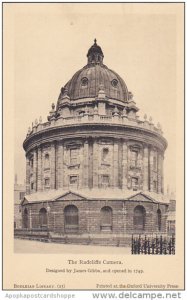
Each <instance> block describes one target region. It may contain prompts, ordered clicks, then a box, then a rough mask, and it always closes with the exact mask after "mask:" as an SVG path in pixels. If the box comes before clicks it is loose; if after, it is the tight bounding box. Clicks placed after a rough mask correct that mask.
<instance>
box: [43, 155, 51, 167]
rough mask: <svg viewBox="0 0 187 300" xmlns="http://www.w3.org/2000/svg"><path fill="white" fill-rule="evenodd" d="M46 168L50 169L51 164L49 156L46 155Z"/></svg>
mask: <svg viewBox="0 0 187 300" xmlns="http://www.w3.org/2000/svg"><path fill="white" fill-rule="evenodd" d="M44 168H45V169H49V168H50V163H49V154H48V153H47V154H45V161H44Z"/></svg>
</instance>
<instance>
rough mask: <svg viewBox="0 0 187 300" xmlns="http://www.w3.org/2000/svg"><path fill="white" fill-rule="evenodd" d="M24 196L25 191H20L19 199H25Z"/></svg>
mask: <svg viewBox="0 0 187 300" xmlns="http://www.w3.org/2000/svg"><path fill="white" fill-rule="evenodd" d="M24 196H25V192H20V193H19V199H20V200H23V199H24Z"/></svg>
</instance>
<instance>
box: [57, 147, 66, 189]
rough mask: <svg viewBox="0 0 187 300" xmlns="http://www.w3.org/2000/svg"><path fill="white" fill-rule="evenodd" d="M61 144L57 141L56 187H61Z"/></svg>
mask: <svg viewBox="0 0 187 300" xmlns="http://www.w3.org/2000/svg"><path fill="white" fill-rule="evenodd" d="M63 150H64V148H63V144H62V142H59V143H58V145H57V150H56V151H57V152H56V161H57V162H56V188H59V189H60V188H63Z"/></svg>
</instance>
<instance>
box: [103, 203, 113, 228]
mask: <svg viewBox="0 0 187 300" xmlns="http://www.w3.org/2000/svg"><path fill="white" fill-rule="evenodd" d="M101 230H103V231H109V230H110V231H111V230H112V208H111V207H109V206H104V207H102V208H101Z"/></svg>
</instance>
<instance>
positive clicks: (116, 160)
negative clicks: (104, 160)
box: [113, 141, 119, 187]
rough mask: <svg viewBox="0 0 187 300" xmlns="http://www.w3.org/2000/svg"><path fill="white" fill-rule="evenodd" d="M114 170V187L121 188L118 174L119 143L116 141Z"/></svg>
mask: <svg viewBox="0 0 187 300" xmlns="http://www.w3.org/2000/svg"><path fill="white" fill-rule="evenodd" d="M113 151H114V156H113V159H114V165H113V166H114V169H113V173H114V184H113V186H114V187H118V186H119V182H118V178H119V176H118V175H119V174H118V141H114V148H113Z"/></svg>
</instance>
